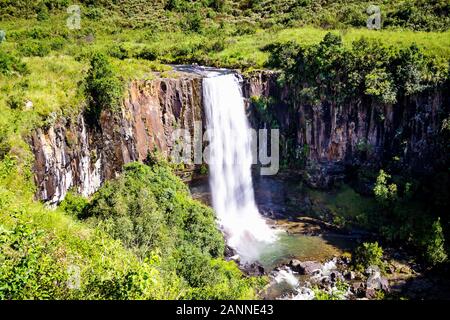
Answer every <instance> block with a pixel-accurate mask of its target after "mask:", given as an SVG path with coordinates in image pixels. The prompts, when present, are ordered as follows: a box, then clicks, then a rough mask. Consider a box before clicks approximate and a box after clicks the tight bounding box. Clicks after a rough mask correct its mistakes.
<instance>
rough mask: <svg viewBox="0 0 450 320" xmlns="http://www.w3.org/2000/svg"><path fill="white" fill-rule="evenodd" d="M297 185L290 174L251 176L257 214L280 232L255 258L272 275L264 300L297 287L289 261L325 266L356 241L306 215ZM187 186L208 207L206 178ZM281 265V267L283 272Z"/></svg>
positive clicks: (301, 278) (354, 237)
mask: <svg viewBox="0 0 450 320" xmlns="http://www.w3.org/2000/svg"><path fill="white" fill-rule="evenodd" d="M298 185H299V180H298V179H297V178H296V177H291V176H290V175H283V174H280V175H279V176H259V175H253V188H254V192H255V200H256V204H257V207H258V210H259V212H260V213H261V214H262V215H263V216H264V219H265V220H266V221H267V223H268V224H269V225H270V226H271V227H272V228H276V229H278V230H281V231H282V232H280V233H279V234H278V237H277V240H276V241H275V242H272V243H268V244H267V245H266V246H265V247H263V248H262V249H261V253H260V257H259V259H258V262H259V263H260V264H261V265H262V266H263V267H264V270H265V272H267V273H268V274H271V275H272V280H273V281H272V282H273V283H272V285H271V286H270V287H269V289H268V290H267V291H266V292H265V294H264V296H263V297H264V298H269V299H273V298H279V297H282V296H285V295H286V294H289V293H295V292H294V291H295V290H294V289H296V288H298V287H299V285H300V283H301V282H302V281H303V280H304V277H302V276H300V275H295V274H293V273H292V272H291V270H290V269H289V268H287V267H286V265H288V264H289V262H290V261H291V260H292V259H297V260H300V261H318V262H321V263H325V264H326V262H327V261H330V260H332V259H333V258H334V257H337V256H341V255H342V253H343V252H345V251H349V250H352V249H353V248H354V247H355V245H357V243H358V241H359V236H358V235H348V234H342V233H339V232H335V231H333V230H329V229H326V228H324V226H323V222H321V221H320V220H317V219H314V218H311V217H308V216H305V215H304V213H305V212H304V210H305V208H303V207H302V206H301V205H299V203H301V202H303V201H304V198H305V192H307V190H304V191H303V192H300V193H298V192H296V190H298ZM189 187H190V191H191V194H192V196H193V198H194V199H197V200H199V201H201V202H203V203H205V204H207V205H211V192H210V185H209V183H208V178H207V177H199V178H196V179H194V180H193V181H191V182H190V184H189ZM296 197H297V198H298V199H296ZM296 200H297V201H296ZM280 266H283V267H282V269H280V268H279V267H280ZM300 298H305V299H307V298H308V297H300Z"/></svg>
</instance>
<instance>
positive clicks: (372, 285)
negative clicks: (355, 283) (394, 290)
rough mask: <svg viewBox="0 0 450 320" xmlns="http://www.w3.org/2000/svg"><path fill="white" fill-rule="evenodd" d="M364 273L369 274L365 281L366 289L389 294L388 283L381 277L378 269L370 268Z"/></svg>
mask: <svg viewBox="0 0 450 320" xmlns="http://www.w3.org/2000/svg"><path fill="white" fill-rule="evenodd" d="M366 273H367V274H369V277H368V278H367V281H366V286H367V289H378V290H383V291H386V292H389V282H388V280H387V279H386V278H384V277H382V276H381V272H380V270H379V268H378V267H376V266H370V267H369V268H367V270H366Z"/></svg>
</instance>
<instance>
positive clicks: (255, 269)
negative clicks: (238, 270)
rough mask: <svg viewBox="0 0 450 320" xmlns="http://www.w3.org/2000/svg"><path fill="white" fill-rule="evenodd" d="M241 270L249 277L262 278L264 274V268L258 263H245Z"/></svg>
mask: <svg viewBox="0 0 450 320" xmlns="http://www.w3.org/2000/svg"><path fill="white" fill-rule="evenodd" d="M242 270H243V271H244V272H245V273H246V274H247V275H249V276H263V275H264V274H265V270H264V267H263V266H262V265H261V264H259V263H258V262H253V263H250V264H248V263H247V264H245V265H243V266H242Z"/></svg>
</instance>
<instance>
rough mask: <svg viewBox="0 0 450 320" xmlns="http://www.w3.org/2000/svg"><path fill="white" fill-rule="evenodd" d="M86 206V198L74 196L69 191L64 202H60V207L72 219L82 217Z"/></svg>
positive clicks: (73, 193) (74, 194)
mask: <svg viewBox="0 0 450 320" xmlns="http://www.w3.org/2000/svg"><path fill="white" fill-rule="evenodd" d="M88 204H89V202H88V201H87V199H86V198H84V197H82V196H80V195H78V194H76V193H75V192H73V191H69V192H68V193H67V194H66V196H65V198H64V200H63V201H62V202H61V204H60V207H61V209H63V210H64V211H65V212H66V213H68V214H69V215H71V216H73V217H82V216H83V212H84V210H85V208H86V207H87V205H88Z"/></svg>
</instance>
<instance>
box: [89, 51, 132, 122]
mask: <svg viewBox="0 0 450 320" xmlns="http://www.w3.org/2000/svg"><path fill="white" fill-rule="evenodd" d="M123 90H124V87H123V84H122V82H121V81H120V80H119V78H118V77H117V76H116V75H115V72H114V71H113V68H112V66H111V64H110V62H109V61H108V58H107V57H106V56H105V55H104V54H103V53H95V54H94V55H93V56H92V58H91V60H90V68H89V71H88V76H87V78H86V96H87V97H88V100H89V107H88V109H87V113H88V116H89V119H90V120H94V121H97V120H98V118H99V117H100V113H101V111H102V110H110V111H117V110H118V109H119V107H120V101H121V99H122V95H123Z"/></svg>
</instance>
